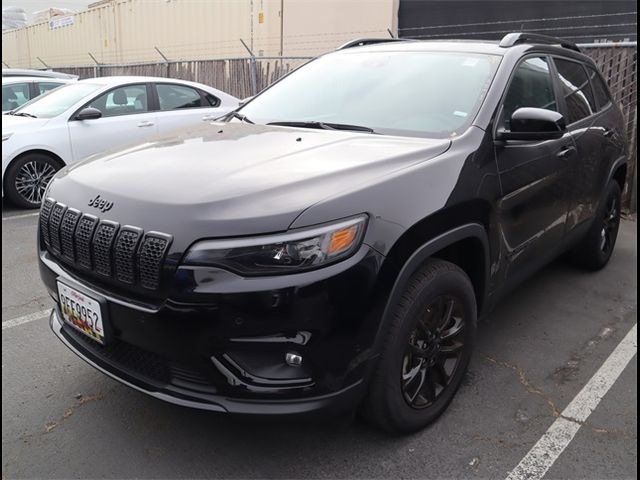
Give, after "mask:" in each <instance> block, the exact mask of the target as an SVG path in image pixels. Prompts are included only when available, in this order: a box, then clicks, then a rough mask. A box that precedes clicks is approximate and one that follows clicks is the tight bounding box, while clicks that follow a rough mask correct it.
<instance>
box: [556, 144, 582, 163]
mask: <svg viewBox="0 0 640 480" xmlns="http://www.w3.org/2000/svg"><path fill="white" fill-rule="evenodd" d="M576 152H577V150H576V147H563V148H562V150H560V152H559V153H558V154H557V155H556V156H557V157H558V158H561V159H563V160H566V159H567V158H569V157H571V156H572V155H573V154H574V153H576Z"/></svg>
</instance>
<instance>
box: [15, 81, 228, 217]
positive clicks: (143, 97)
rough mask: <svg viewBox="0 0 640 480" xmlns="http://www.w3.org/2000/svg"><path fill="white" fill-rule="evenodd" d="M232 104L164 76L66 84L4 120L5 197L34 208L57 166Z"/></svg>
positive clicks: (222, 96) (219, 94)
mask: <svg viewBox="0 0 640 480" xmlns="http://www.w3.org/2000/svg"><path fill="white" fill-rule="evenodd" d="M237 106H238V99H237V98H235V97H232V96H231V95H227V94H226V93H224V92H221V91H220V90H216V89H215V88H211V87H209V86H207V85H202V84H200V83H194V82H187V81H182V80H173V79H168V78H154V77H103V78H92V79H87V80H80V81H78V82H75V83H73V84H70V85H66V86H64V87H61V88H59V89H57V90H54V91H52V92H49V93H48V94H45V95H43V96H42V97H39V98H37V99H35V100H32V101H30V102H28V103H26V104H24V105H23V106H22V107H20V108H18V109H16V110H12V111H11V112H10V114H8V115H5V116H4V118H3V119H2V180H3V181H2V183H3V189H2V193H3V196H4V194H5V192H6V194H7V196H8V197H9V199H10V200H11V201H12V202H14V203H15V204H16V205H18V206H21V207H25V208H37V207H38V206H40V203H41V200H42V194H43V192H44V190H45V188H46V186H47V183H48V182H49V180H50V179H51V177H52V176H53V175H54V174H55V172H57V171H58V170H59V169H60V168H61V167H63V166H65V165H69V164H72V163H74V162H77V161H79V160H82V159H85V158H87V157H89V156H91V155H93V154H96V153H101V152H105V151H107V150H110V149H113V148H117V147H123V146H125V145H128V144H134V143H141V142H145V141H148V140H150V139H151V138H153V137H154V136H155V135H156V134H165V133H167V132H170V131H171V130H173V129H175V128H178V127H183V126H188V125H193V124H198V123H201V122H202V121H210V120H212V119H215V118H217V117H219V116H220V115H222V114H224V113H227V112H229V111H230V110H232V109H234V108H236V107H237Z"/></svg>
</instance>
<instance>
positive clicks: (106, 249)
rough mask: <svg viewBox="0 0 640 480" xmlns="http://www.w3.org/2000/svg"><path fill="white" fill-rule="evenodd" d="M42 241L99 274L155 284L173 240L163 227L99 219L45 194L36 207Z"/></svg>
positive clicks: (126, 281)
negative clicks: (150, 229) (155, 228)
mask: <svg viewBox="0 0 640 480" xmlns="http://www.w3.org/2000/svg"><path fill="white" fill-rule="evenodd" d="M40 235H41V239H42V244H43V246H44V247H45V248H46V249H47V250H48V251H49V253H51V254H52V255H53V256H55V257H57V258H59V259H60V260H63V261H65V262H66V263H70V264H72V265H73V266H75V267H77V268H80V269H83V270H89V271H91V272H93V273H94V274H96V276H98V277H100V278H109V279H112V280H114V281H116V282H117V283H122V284H125V285H137V286H141V287H142V288H145V289H147V290H157V289H158V288H159V287H160V283H161V274H162V268H163V266H164V260H165V258H166V255H167V251H168V250H169V246H170V245H171V242H172V240H173V237H172V236H171V235H167V234H165V233H161V232H146V233H145V232H144V231H143V230H142V229H141V228H139V227H134V226H131V225H123V226H122V227H121V226H120V225H119V224H118V223H116V222H113V221H110V220H101V219H99V218H98V217H96V216H94V215H90V214H87V213H82V212H80V211H79V210H76V209H73V208H67V206H66V205H64V204H62V203H59V202H56V201H55V200H54V199H51V198H47V199H46V200H45V201H44V202H43V204H42V208H41V209H40Z"/></svg>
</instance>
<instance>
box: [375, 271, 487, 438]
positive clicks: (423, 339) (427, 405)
mask: <svg viewBox="0 0 640 480" xmlns="http://www.w3.org/2000/svg"><path fill="white" fill-rule="evenodd" d="M447 312H449V313H448V314H447ZM476 317H477V307H476V298H475V293H474V290H473V286H472V284H471V281H470V280H469V277H468V276H467V275H466V274H465V273H464V272H463V271H462V270H461V269H460V268H459V267H457V266H456V265H454V264H452V263H450V262H446V261H444V260H439V259H433V260H430V261H429V262H428V263H427V264H426V265H425V266H424V267H423V268H421V269H420V270H419V271H417V272H416V273H415V274H414V275H413V276H412V277H411V279H410V280H409V284H408V286H407V288H406V290H405V291H404V292H403V294H402V296H401V298H400V300H399V301H398V303H397V304H396V305H395V307H394V309H393V311H392V312H391V319H390V321H389V326H388V328H387V330H386V332H385V333H384V334H385V338H384V344H383V347H382V352H381V355H380V358H379V360H378V364H377V365H376V369H375V371H374V372H373V375H372V378H371V382H370V384H369V391H368V395H367V397H366V399H365V402H364V415H365V418H366V419H367V420H368V421H369V423H371V424H373V425H374V426H377V427H379V428H382V429H383V430H385V431H387V432H389V433H409V432H413V431H416V430H420V429H422V428H424V427H425V426H427V425H428V424H430V423H431V422H433V421H434V420H436V419H437V418H438V417H439V416H440V415H441V414H442V413H443V412H444V411H445V410H446V409H447V407H448V406H449V404H450V403H451V400H452V399H453V397H454V395H455V393H456V392H457V390H458V388H459V387H460V384H461V383H462V380H463V379H464V376H465V373H466V371H467V368H468V366H469V361H470V359H471V352H472V350H473V345H474V343H475V333H476ZM445 318H448V319H447V320H445ZM439 325H440V327H439ZM428 332H430V333H428ZM454 332H457V333H455V334H454ZM448 334H449V335H450V336H447V335H448ZM410 343H411V344H412V345H411V346H410ZM456 345H458V346H459V348H457V349H456V348H455V347H456ZM441 365H443V367H441ZM416 372H417V373H416ZM443 385H444V386H443ZM431 386H433V387H431ZM419 387H421V389H420V388H419ZM432 388H433V390H432ZM412 397H413V399H412Z"/></svg>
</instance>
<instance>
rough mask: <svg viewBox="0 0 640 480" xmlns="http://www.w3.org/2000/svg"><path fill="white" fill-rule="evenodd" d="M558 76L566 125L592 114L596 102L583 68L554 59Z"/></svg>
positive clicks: (574, 63) (569, 62)
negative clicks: (565, 112)
mask: <svg viewBox="0 0 640 480" xmlns="http://www.w3.org/2000/svg"><path fill="white" fill-rule="evenodd" d="M554 62H555V64H556V67H557V69H558V75H559V76H560V88H561V89H562V95H563V96H564V98H565V102H566V104H567V123H569V124H571V123H574V122H577V121H578V120H582V119H583V118H585V117H588V116H589V115H591V114H593V113H594V112H595V111H596V110H597V107H596V101H595V98H594V96H593V91H592V90H591V84H590V83H589V78H588V77H587V72H586V71H585V69H584V67H583V66H582V65H581V64H579V63H577V62H571V61H569V60H562V59H560V58H556V59H554Z"/></svg>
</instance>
